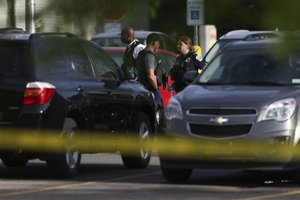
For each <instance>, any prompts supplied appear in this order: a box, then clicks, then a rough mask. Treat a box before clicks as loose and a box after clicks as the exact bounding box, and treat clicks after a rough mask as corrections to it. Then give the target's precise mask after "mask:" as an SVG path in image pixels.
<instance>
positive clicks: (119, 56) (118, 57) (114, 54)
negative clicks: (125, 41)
mask: <svg viewBox="0 0 300 200" xmlns="http://www.w3.org/2000/svg"><path fill="white" fill-rule="evenodd" d="M106 53H107V54H108V55H109V56H110V57H111V58H112V59H114V61H115V62H116V63H117V64H118V65H119V66H121V65H122V64H123V54H124V52H121V51H106Z"/></svg>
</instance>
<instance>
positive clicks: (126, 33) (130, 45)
mask: <svg viewBox="0 0 300 200" xmlns="http://www.w3.org/2000/svg"><path fill="white" fill-rule="evenodd" d="M121 41H122V42H123V43H125V44H127V48H126V50H125V53H124V56H123V64H122V66H121V69H122V71H123V73H124V74H125V75H126V77H127V78H129V79H135V78H136V59H137V56H138V54H139V52H140V51H141V50H143V49H144V48H145V47H146V45H144V44H142V43H141V42H140V41H139V40H138V39H136V38H135V36H134V30H133V28H132V27H131V26H127V27H125V28H123V29H122V31H121Z"/></svg>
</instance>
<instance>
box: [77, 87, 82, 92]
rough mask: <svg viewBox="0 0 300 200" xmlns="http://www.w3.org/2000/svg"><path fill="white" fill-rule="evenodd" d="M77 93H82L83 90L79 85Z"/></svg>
mask: <svg viewBox="0 0 300 200" xmlns="http://www.w3.org/2000/svg"><path fill="white" fill-rule="evenodd" d="M77 92H78V93H82V92H83V88H82V86H81V85H79V86H78V87H77Z"/></svg>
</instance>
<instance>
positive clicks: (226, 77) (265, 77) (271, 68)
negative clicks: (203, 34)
mask: <svg viewBox="0 0 300 200" xmlns="http://www.w3.org/2000/svg"><path fill="white" fill-rule="evenodd" d="M289 58H290V57H288V58H285V57H284V56H283V57H278V56H276V55H275V54H271V53H270V54H268V53H266V52H264V51H259V50H256V51H251V50H247V51H246V50H244V51H241V50H235V51H225V52H223V53H221V54H220V55H219V56H217V57H216V58H215V59H214V60H213V61H212V62H211V63H210V64H209V65H208V66H207V68H206V70H205V71H204V72H203V74H202V75H201V76H200V79H199V82H203V83H218V84H243V85H246V84H257V83H265V82H270V83H271V82H272V83H278V84H290V83H299V82H300V81H298V80H300V79H299V78H300V72H299V71H298V70H297V68H295V69H293V67H291V65H290V64H291V62H290V61H291V59H289ZM296 60H297V58H296ZM297 62H298V61H296V63H297Z"/></svg>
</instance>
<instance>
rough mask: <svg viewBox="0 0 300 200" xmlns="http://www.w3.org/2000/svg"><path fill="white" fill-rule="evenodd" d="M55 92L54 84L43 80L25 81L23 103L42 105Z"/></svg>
mask: <svg viewBox="0 0 300 200" xmlns="http://www.w3.org/2000/svg"><path fill="white" fill-rule="evenodd" d="M54 92H55V86H53V85H51V84H50V83H45V82H31V83H27V85H26V90H25V94H24V100H23V105H31V104H38V105H42V104H45V103H47V102H49V101H50V100H51V98H52V96H53V94H54Z"/></svg>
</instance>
